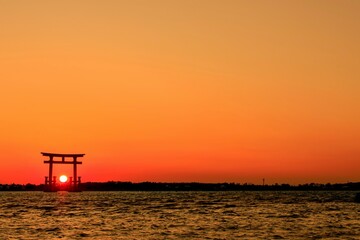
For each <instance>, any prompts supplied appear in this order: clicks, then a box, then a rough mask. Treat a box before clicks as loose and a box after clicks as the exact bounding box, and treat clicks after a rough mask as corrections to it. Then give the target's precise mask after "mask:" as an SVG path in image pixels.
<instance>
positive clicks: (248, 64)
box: [0, 0, 360, 184]
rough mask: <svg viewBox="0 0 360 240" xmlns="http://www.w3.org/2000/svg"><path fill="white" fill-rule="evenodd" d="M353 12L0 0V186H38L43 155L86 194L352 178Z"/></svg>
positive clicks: (355, 141) (356, 63) (356, 53)
mask: <svg viewBox="0 0 360 240" xmlns="http://www.w3.org/2000/svg"><path fill="white" fill-rule="evenodd" d="M359 12H360V1H356V0H354V1H349V0H341V1H331V0H323V1H321V0H319V1H305V0H304V1H285V0H284V1H277V0H275V1H265V0H264V1H259V0H255V1H252V0H248V1H242V0H196V1H194V0H181V1H180V0H178V1H175V0H152V1H148V0H121V1H116V0H104V1H99V0H98V1H94V0H86V1H85V0H78V1H72V0H62V1H46V0H34V1H25V0H23V1H21V0H12V1H8V0H0V111H1V118H0V129H1V131H0V151H1V156H0V183H23V184H25V183H35V184H39V183H43V182H44V177H45V176H46V175H47V173H48V165H45V164H44V163H43V160H46V158H44V157H42V156H41V154H40V152H56V153H85V154H86V155H85V157H84V158H83V159H82V161H83V164H82V165H80V166H79V167H78V175H80V176H82V181H109V180H114V181H132V182H142V181H154V182H237V183H245V182H247V183H255V184H260V183H262V179H263V178H265V181H266V183H269V184H272V183H291V184H299V183H307V182H319V183H327V182H330V183H334V182H348V181H352V182H355V181H360V175H359V170H360V110H359V109H360V94H359V92H360V44H359V42H360V31H359V28H360V15H359ZM54 174H55V175H56V176H60V174H66V175H68V176H71V175H72V168H71V166H70V165H69V166H63V165H55V167H54Z"/></svg>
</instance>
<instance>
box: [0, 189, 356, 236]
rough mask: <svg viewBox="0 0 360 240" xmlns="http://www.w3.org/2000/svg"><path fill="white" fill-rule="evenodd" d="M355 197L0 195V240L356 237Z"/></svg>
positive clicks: (316, 194)
mask: <svg viewBox="0 0 360 240" xmlns="http://www.w3.org/2000/svg"><path fill="white" fill-rule="evenodd" d="M354 197H355V192H81V193H68V192H57V193H43V192H0V239H360V203H355V202H354Z"/></svg>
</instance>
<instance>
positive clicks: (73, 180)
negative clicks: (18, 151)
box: [41, 152, 85, 192]
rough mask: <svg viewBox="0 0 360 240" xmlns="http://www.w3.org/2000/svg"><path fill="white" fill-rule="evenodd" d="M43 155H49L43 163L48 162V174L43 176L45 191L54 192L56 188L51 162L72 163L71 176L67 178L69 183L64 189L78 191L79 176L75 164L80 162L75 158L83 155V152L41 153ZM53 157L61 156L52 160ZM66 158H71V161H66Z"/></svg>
mask: <svg viewBox="0 0 360 240" xmlns="http://www.w3.org/2000/svg"><path fill="white" fill-rule="evenodd" d="M41 154H42V155H43V156H46V157H49V160H45V161H44V163H48V164H49V176H46V177H45V191H47V192H55V191H57V190H58V186H57V184H56V177H54V176H53V164H73V177H70V178H69V180H70V181H69V184H68V187H67V188H66V190H68V191H75V192H78V191H80V189H79V184H80V181H81V180H80V179H81V177H78V175H77V165H78V164H82V162H79V161H77V158H79V157H83V156H84V155H85V154H62V153H45V152H42V153H41ZM55 157H59V158H61V161H60V160H57V161H54V158H55ZM66 158H72V159H73V160H72V161H66Z"/></svg>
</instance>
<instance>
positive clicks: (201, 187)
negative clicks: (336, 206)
mask: <svg viewBox="0 0 360 240" xmlns="http://www.w3.org/2000/svg"><path fill="white" fill-rule="evenodd" d="M80 189H81V190H82V191H360V182H349V183H335V184H330V183H327V184H319V183H307V184H299V185H290V184H272V185H256V184H249V183H244V184H240V183H198V182H184V183H164V182H140V183H132V182H116V181H109V182H85V183H81V184H80ZM43 190H44V184H39V185H36V184H30V183H28V184H0V191H43Z"/></svg>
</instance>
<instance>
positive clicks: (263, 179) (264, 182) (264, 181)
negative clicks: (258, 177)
mask: <svg viewBox="0 0 360 240" xmlns="http://www.w3.org/2000/svg"><path fill="white" fill-rule="evenodd" d="M263 186H265V178H263Z"/></svg>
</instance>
